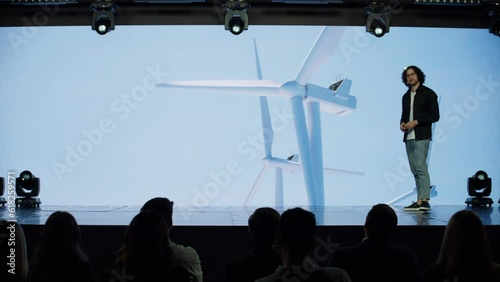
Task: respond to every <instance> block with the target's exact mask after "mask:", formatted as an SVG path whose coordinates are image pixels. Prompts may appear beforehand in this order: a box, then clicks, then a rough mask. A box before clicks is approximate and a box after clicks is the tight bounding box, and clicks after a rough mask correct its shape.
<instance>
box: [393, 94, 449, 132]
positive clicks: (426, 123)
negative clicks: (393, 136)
mask: <svg viewBox="0 0 500 282" xmlns="http://www.w3.org/2000/svg"><path fill="white" fill-rule="evenodd" d="M410 102H411V90H410V89H408V91H406V93H405V94H404V95H403V111H402V113H401V121H400V123H401V122H404V123H407V122H409V121H410ZM413 120H417V121H418V125H417V126H416V127H415V128H414V130H415V140H425V139H432V130H431V127H432V124H433V123H434V122H437V121H438V120H439V105H438V99H437V95H436V93H435V92H434V91H433V90H432V89H430V88H429V87H426V86H424V85H422V84H420V86H419V87H418V88H417V94H415V98H414V101H413ZM407 134H408V132H405V133H404V137H403V142H405V141H406V135H407Z"/></svg>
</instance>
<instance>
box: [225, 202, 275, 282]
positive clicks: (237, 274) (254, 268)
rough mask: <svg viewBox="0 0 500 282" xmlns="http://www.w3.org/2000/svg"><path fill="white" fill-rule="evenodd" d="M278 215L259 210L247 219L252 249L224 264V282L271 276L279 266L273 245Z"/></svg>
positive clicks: (269, 210) (266, 209)
mask: <svg viewBox="0 0 500 282" xmlns="http://www.w3.org/2000/svg"><path fill="white" fill-rule="evenodd" d="M279 220H280V214H279V213H278V212H277V211H276V210H274V209H272V208H259V209H257V210H255V212H254V213H253V214H252V215H251V216H250V218H249V219H248V231H249V233H250V237H251V238H252V240H253V243H254V247H253V248H252V249H251V250H250V252H249V253H247V254H245V255H241V256H238V257H234V258H232V259H230V260H228V261H227V262H226V282H253V281H255V280H257V279H259V278H262V277H266V276H268V275H269V274H272V273H273V272H274V270H275V269H276V267H278V266H279V265H281V260H282V259H281V255H280V253H279V252H278V250H276V248H275V246H274V244H275V241H276V234H277V233H278V222H279Z"/></svg>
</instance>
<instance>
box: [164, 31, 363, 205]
mask: <svg viewBox="0 0 500 282" xmlns="http://www.w3.org/2000/svg"><path fill="white" fill-rule="evenodd" d="M344 30H345V28H344V27H324V28H323V30H322V31H321V33H320V35H319V37H318V38H317V40H316V42H315V43H314V45H313V47H312V49H311V51H310V52H309V54H308V56H307V57H306V59H305V61H304V63H303V64H302V67H301V68H300V69H299V71H298V73H297V75H296V77H295V79H294V80H291V81H287V82H284V83H281V84H280V83H278V82H275V81H270V80H262V73H261V70H260V62H259V60H258V55H257V53H256V60H257V73H258V79H257V80H198V81H172V82H168V83H160V84H157V85H156V86H157V87H159V88H166V89H171V90H174V89H193V90H199V91H210V92H216V93H229V94H239V95H254V96H260V105H261V116H262V125H263V129H264V138H265V142H264V144H265V152H266V157H265V158H264V167H263V169H262V170H261V172H260V174H259V176H258V177H257V180H256V182H255V183H254V185H253V187H252V190H251V191H250V194H249V196H248V197H247V200H246V201H245V203H248V201H249V200H251V197H252V195H253V193H255V190H256V189H257V188H258V186H259V184H260V181H261V180H262V178H263V177H264V175H265V173H266V171H267V169H268V167H270V166H272V167H275V168H276V205H277V206H282V205H283V187H282V186H283V183H282V171H283V169H285V170H289V171H293V170H297V169H300V168H301V169H302V173H303V175H304V183H305V188H306V191H307V196H308V203H309V206H324V203H325V198H324V180H323V174H324V171H325V170H326V171H328V172H335V173H347V174H357V175H362V173H361V172H355V171H347V170H335V169H324V168H323V153H322V140H321V118H320V110H323V111H327V112H329V113H334V114H336V115H347V114H349V113H351V112H353V111H354V110H355V109H356V104H357V100H356V97H354V96H352V95H349V92H350V89H351V84H352V82H351V81H350V80H349V79H344V80H341V81H339V82H337V83H334V84H333V85H332V86H330V87H329V88H326V87H322V86H318V85H313V84H310V83H308V81H309V79H310V78H311V76H312V75H313V74H314V73H315V71H316V70H317V69H318V68H319V67H320V66H321V64H322V63H324V62H325V61H326V60H327V59H328V58H329V57H330V56H331V55H332V54H333V53H334V52H335V50H336V48H337V46H338V45H339V42H340V38H341V36H342V34H343V32H344ZM256 52H257V51H256ZM267 96H276V97H283V98H286V99H288V100H289V101H290V105H291V108H292V113H293V119H294V125H295V133H296V138H297V144H298V149H299V154H300V165H299V164H298V163H296V162H294V160H293V159H291V160H284V159H279V158H274V157H272V154H271V145H272V140H273V131H272V126H271V125H270V122H269V120H270V118H269V109H268V107H267V101H266V97H267ZM306 115H307V118H306Z"/></svg>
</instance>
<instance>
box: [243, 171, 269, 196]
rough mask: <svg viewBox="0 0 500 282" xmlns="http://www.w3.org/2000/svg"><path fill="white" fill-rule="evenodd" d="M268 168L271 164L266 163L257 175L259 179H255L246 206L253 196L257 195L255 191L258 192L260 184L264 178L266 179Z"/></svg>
mask: <svg viewBox="0 0 500 282" xmlns="http://www.w3.org/2000/svg"><path fill="white" fill-rule="evenodd" d="M268 169H269V166H267V165H264V166H263V167H262V169H261V170H260V173H259V176H257V179H256V180H255V182H254V184H253V186H252V189H251V190H250V193H248V196H247V198H246V199H245V203H244V204H243V205H244V206H247V205H248V203H250V202H251V201H252V199H253V197H254V196H255V193H257V190H259V187H260V184H261V183H262V180H264V176H266V173H267V170H268Z"/></svg>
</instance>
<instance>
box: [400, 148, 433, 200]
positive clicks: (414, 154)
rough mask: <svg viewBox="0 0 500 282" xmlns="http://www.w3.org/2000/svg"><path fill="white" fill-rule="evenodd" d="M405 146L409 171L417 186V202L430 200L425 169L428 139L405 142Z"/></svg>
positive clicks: (429, 186)
mask: <svg viewBox="0 0 500 282" xmlns="http://www.w3.org/2000/svg"><path fill="white" fill-rule="evenodd" d="M405 144H406V155H407V156H408V162H409V163H410V170H411V173H413V176H414V177H415V184H416V185H417V200H428V199H430V198H431V196H430V188H431V179H430V177H429V170H428V168H427V154H428V153H429V144H430V139H425V140H407V141H406V142H405Z"/></svg>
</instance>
